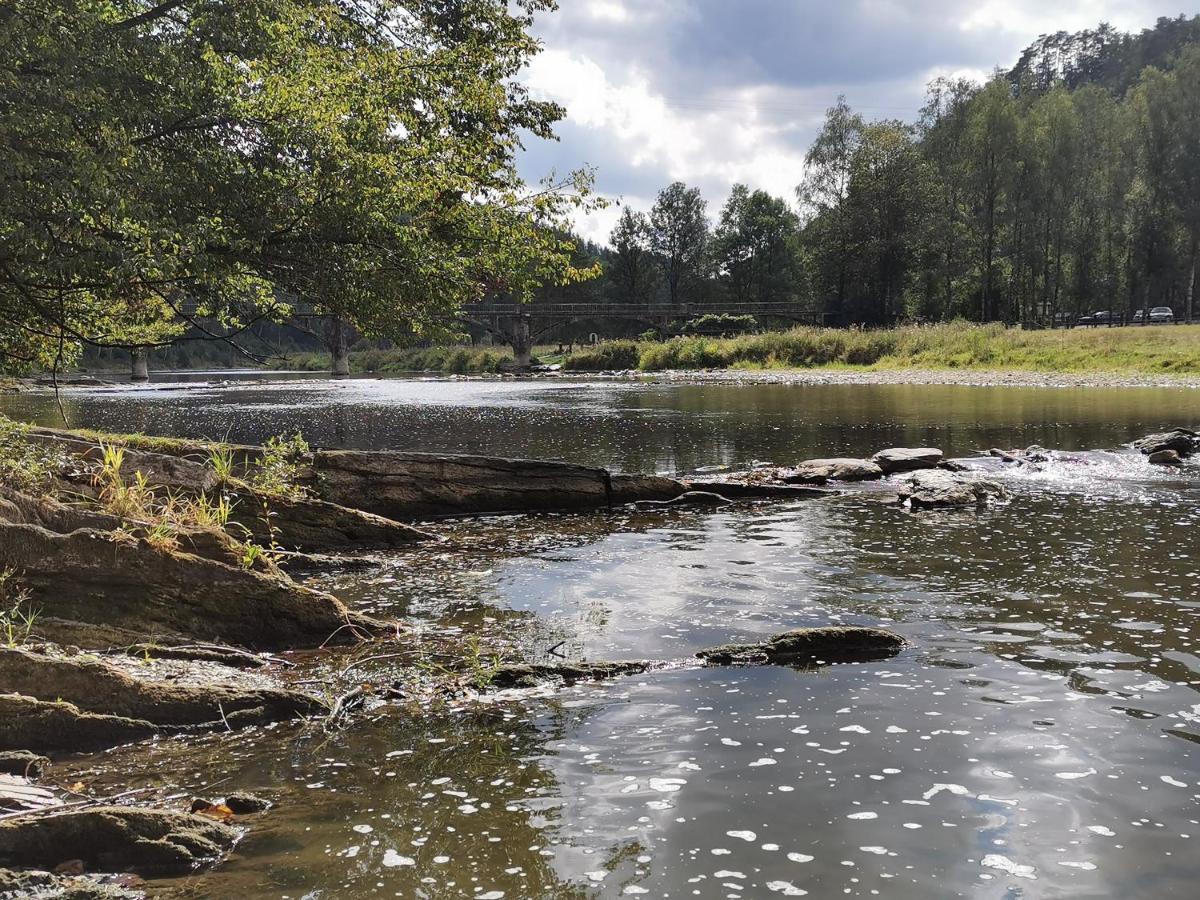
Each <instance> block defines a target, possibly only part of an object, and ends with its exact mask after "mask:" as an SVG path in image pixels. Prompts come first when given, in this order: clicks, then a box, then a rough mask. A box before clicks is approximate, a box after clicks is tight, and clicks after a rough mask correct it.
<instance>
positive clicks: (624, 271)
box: [605, 206, 657, 303]
mask: <svg viewBox="0 0 1200 900" xmlns="http://www.w3.org/2000/svg"><path fill="white" fill-rule="evenodd" d="M609 244H610V245H611V247H612V254H611V257H610V259H609V262H608V265H607V266H606V268H605V271H606V272H607V273H608V280H609V284H610V285H611V287H612V295H613V298H614V299H615V300H617V301H618V302H620V303H645V302H647V301H649V300H650V298H651V296H652V294H653V291H654V284H655V280H656V279H655V276H656V274H657V273H656V264H655V261H654V251H653V249H652V247H651V228H650V220H649V219H648V218H647V217H646V214H645V213H640V212H636V211H635V210H633V209H632V208H631V207H628V206H626V207H625V208H623V209H622V210H621V216H620V218H619V219H617V224H616V227H615V228H613V231H612V235H611V236H610V237H609Z"/></svg>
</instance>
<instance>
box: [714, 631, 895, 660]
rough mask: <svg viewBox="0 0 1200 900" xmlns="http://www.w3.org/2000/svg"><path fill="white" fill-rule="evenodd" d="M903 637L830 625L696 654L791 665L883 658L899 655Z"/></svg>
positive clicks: (729, 645)
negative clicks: (759, 641) (755, 642)
mask: <svg viewBox="0 0 1200 900" xmlns="http://www.w3.org/2000/svg"><path fill="white" fill-rule="evenodd" d="M904 643H905V642H904V638H902V637H900V635H898V634H893V633H892V632H890V631H885V630H883V629H882V628H869V627H862V626H848V625H847V626H843V625H830V626H824V627H819V628H797V629H795V630H794V631H785V632H783V633H782V634H777V635H775V636H774V637H772V638H771V639H770V640H767V641H763V642H761V643H757V644H723V645H722V646H719V647H710V648H709V649H707V650H701V651H700V652H699V653H697V654H696V656H698V657H699V658H700V659H702V660H704V661H705V662H708V663H717V664H724V665H729V664H737V665H747V664H749V665H764V664H765V665H794V664H803V663H806V662H818V661H823V662H835V661H849V660H870V659H884V658H887V657H889V656H894V655H895V654H896V653H899V652H900V650H901V649H903V647H904Z"/></svg>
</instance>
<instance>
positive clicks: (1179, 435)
mask: <svg viewBox="0 0 1200 900" xmlns="http://www.w3.org/2000/svg"><path fill="white" fill-rule="evenodd" d="M1133 446H1134V449H1136V450H1140V451H1141V452H1142V453H1144V454H1145V455H1146V456H1150V455H1151V454H1154V453H1159V452H1161V451H1163V450H1174V451H1175V452H1176V453H1178V454H1179V455H1180V456H1181V457H1187V456H1191V455H1192V454H1194V453H1200V434H1197V433H1196V432H1195V431H1191V430H1190V429H1187V428H1176V429H1175V430H1174V431H1167V432H1163V433H1161V434H1148V435H1146V436H1145V437H1144V438H1140V439H1138V440H1136V441H1134V442H1133Z"/></svg>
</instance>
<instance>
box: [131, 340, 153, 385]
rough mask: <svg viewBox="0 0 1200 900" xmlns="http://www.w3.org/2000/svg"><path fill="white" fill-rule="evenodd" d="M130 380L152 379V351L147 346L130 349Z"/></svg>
mask: <svg viewBox="0 0 1200 900" xmlns="http://www.w3.org/2000/svg"><path fill="white" fill-rule="evenodd" d="M129 359H130V369H129V380H130V381H149V380H150V351H149V350H147V349H146V348H145V347H135V348H134V349H133V350H130V351H129Z"/></svg>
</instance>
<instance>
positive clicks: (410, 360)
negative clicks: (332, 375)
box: [288, 347, 512, 375]
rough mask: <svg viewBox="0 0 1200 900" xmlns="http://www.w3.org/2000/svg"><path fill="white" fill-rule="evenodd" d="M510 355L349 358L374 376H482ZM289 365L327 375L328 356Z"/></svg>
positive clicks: (486, 350)
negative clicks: (408, 373) (421, 374)
mask: <svg viewBox="0 0 1200 900" xmlns="http://www.w3.org/2000/svg"><path fill="white" fill-rule="evenodd" d="M511 360H512V352H511V351H509V350H505V349H502V348H499V347H414V348H410V349H404V350H358V351H353V352H351V354H350V370H351V371H352V372H366V373H375V374H391V373H401V372H441V373H443V374H447V375H481V374H487V373H493V372H497V371H499V369H500V367H501V366H502V365H503V364H504V363H505V362H506V361H509V362H511ZM288 365H290V366H293V367H295V368H297V369H300V370H302V371H306V372H328V371H329V365H330V363H329V354H328V353H301V354H296V355H293V356H290V357H288Z"/></svg>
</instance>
